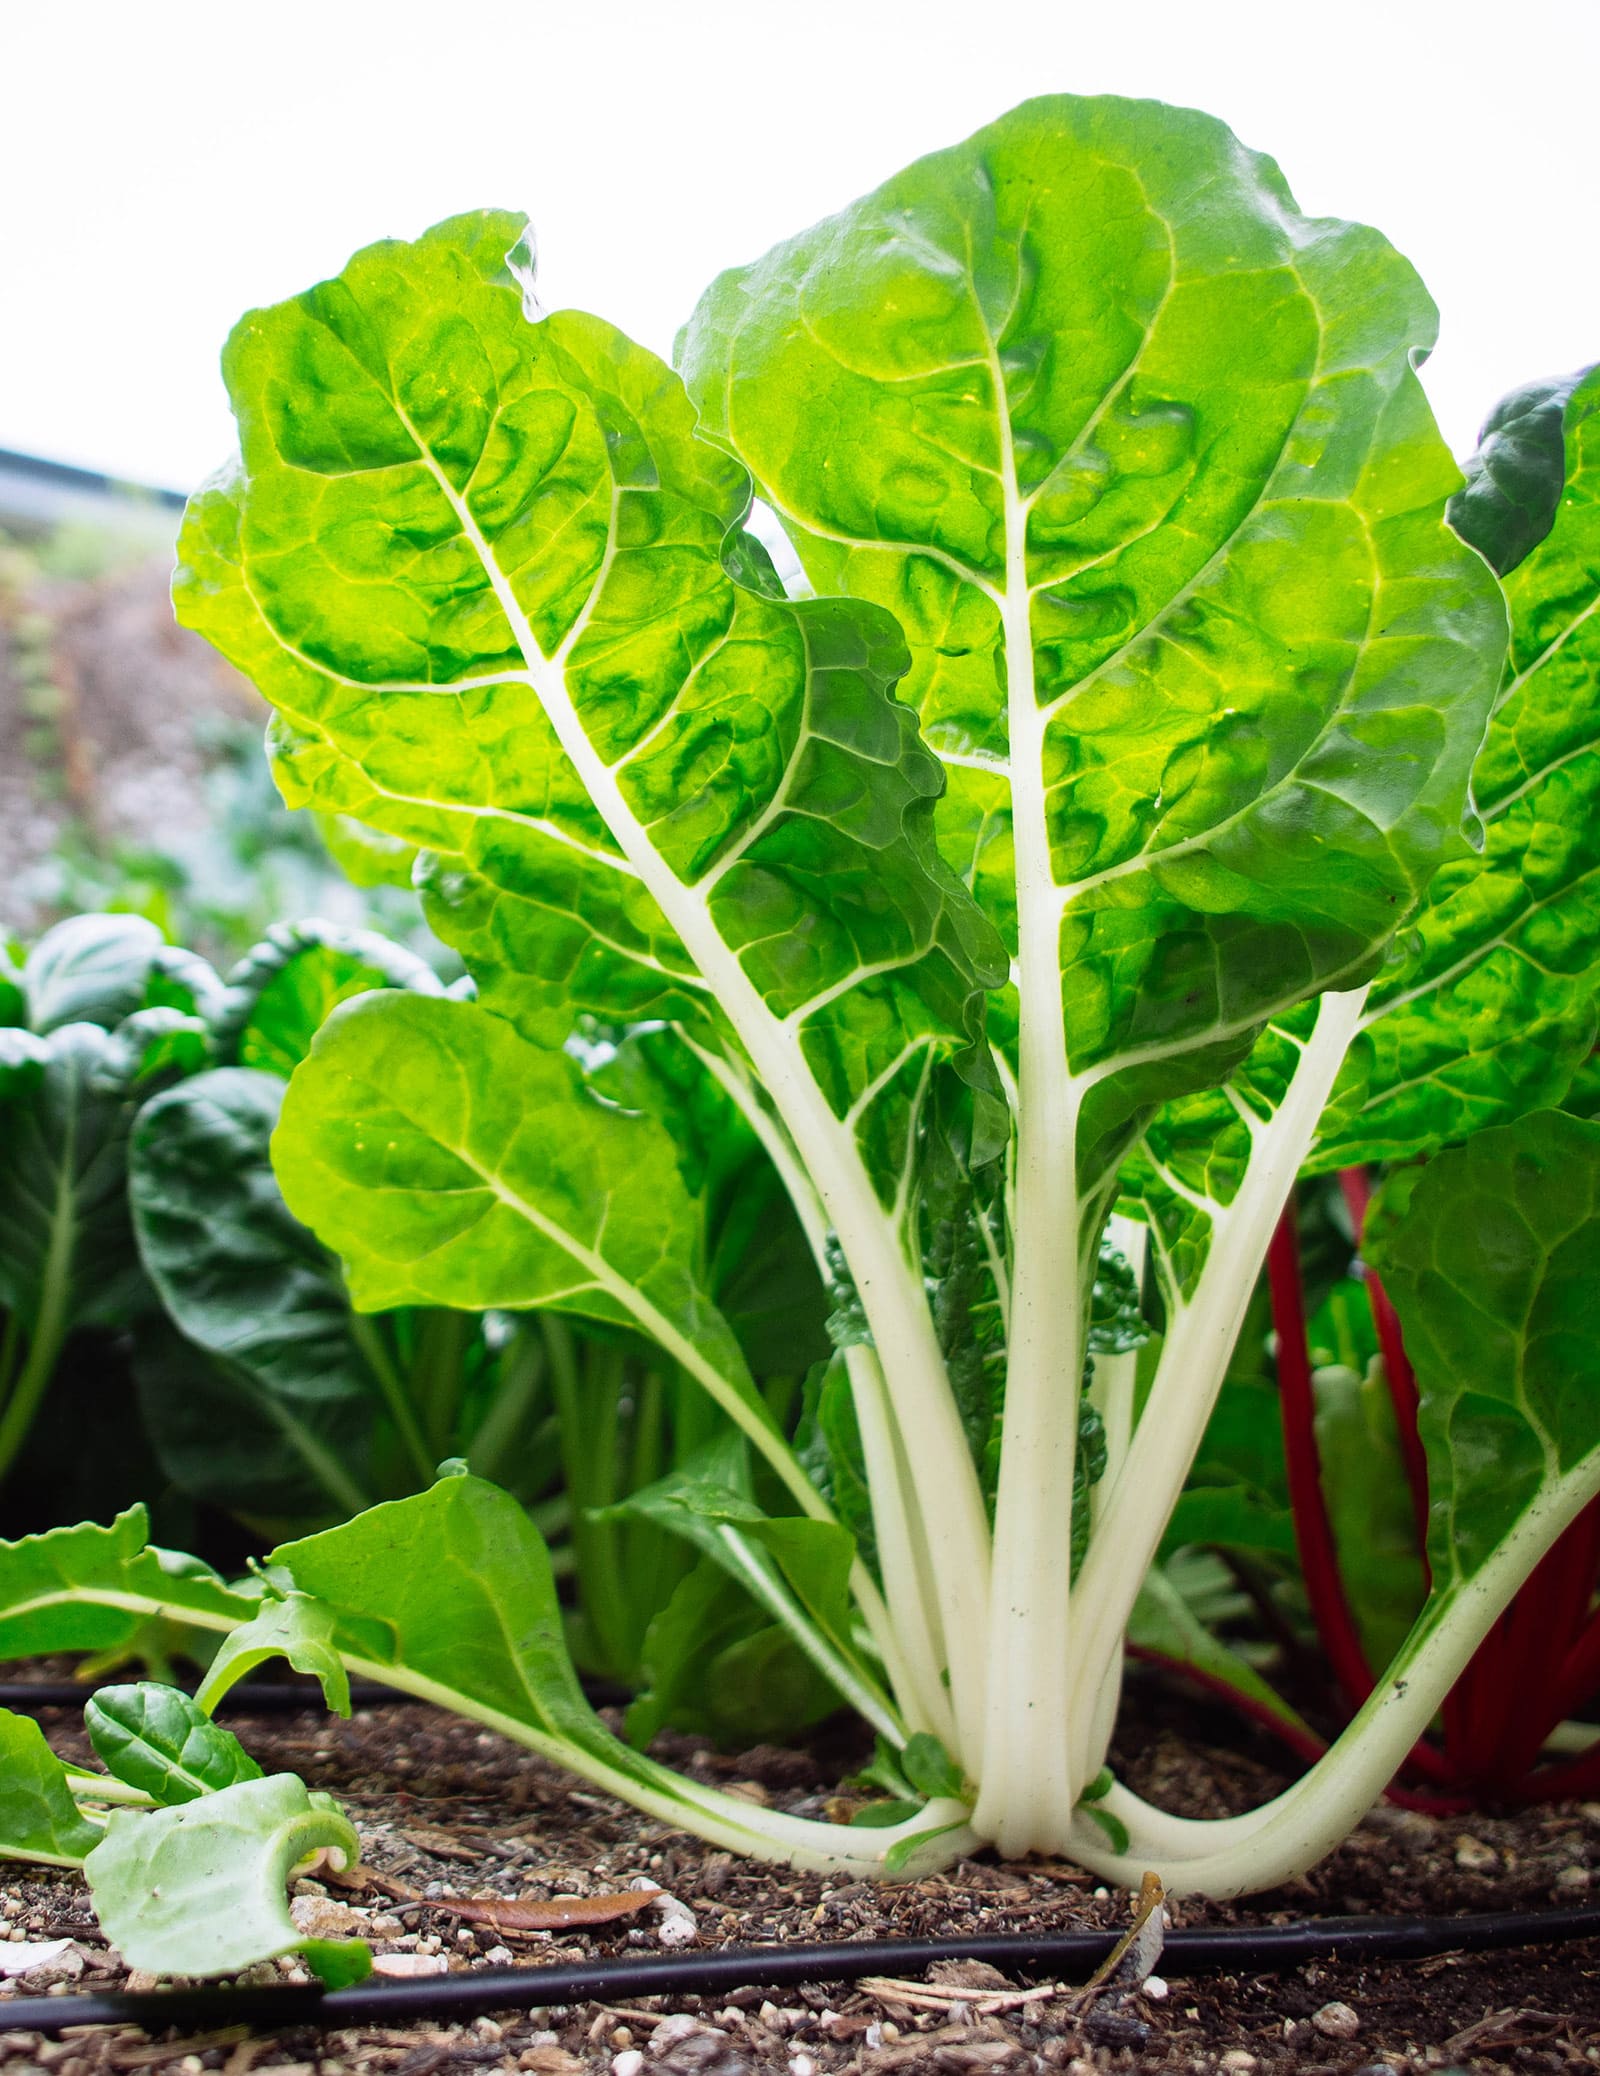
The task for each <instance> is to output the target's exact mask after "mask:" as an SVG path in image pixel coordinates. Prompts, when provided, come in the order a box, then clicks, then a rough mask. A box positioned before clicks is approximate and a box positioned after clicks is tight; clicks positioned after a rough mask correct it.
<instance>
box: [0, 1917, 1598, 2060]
mask: <svg viewBox="0 0 1600 2076" xmlns="http://www.w3.org/2000/svg"><path fill="white" fill-rule="evenodd" d="M1596 1937H1600V1908H1590V1909H1581V1910H1546V1911H1538V1910H1508V1911H1491V1912H1486V1913H1479V1914H1473V1915H1471V1916H1465V1917H1330V1918H1324V1919H1322V1920H1321V1921H1320V1922H1316V1921H1303V1922H1301V1923H1299V1924H1292V1925H1228V1926H1224V1927H1221V1928H1219V1929H1217V1930H1214V1931H1207V1930H1205V1929H1203V1928H1202V1929H1197V1930H1189V1931H1179V1932H1169V1933H1168V1934H1167V1940H1166V1944H1165V1946H1164V1948H1163V1949H1162V1955H1161V1966H1162V1969H1163V1971H1164V1972H1165V1973H1169V1974H1171V1975H1174V1976H1177V1977H1180V1978H1182V1977H1185V1976H1190V1975H1215V1974H1219V1973H1220V1974H1253V1975H1264V1974H1273V1973H1281V1972H1282V1971H1284V1970H1286V1969H1289V1968H1298V1967H1300V1966H1302V1965H1303V1964H1304V1963H1305V1962H1307V1961H1326V1960H1332V1961H1364V1962H1366V1963H1368V1964H1369V1965H1374V1966H1377V1965H1382V1964H1384V1963H1386V1962H1390V1961H1407V1960H1422V1959H1427V1958H1430V1957H1432V1956H1433V1955H1436V1954H1442V1953H1489V1952H1493V1951H1495V1950H1497V1949H1500V1948H1505V1947H1513V1946H1539V1945H1546V1944H1551V1945H1553V1944H1555V1943H1557V1942H1558V1941H1563V1940H1568V1939H1592V1938H1596ZM1117 1940H1118V1935H1117V1934H1116V1933H1115V1932H1055V1933H1044V1934H1030V1933H1026V1932H1002V1933H985V1934H983V1935H981V1936H979V1937H976V1938H971V1939H852V1940H845V1941H840V1942H838V1943H836V1944H833V1945H830V1944H829V1943H828V1942H827V1941H826V1940H823V1941H814V1940H813V1941H808V1942H806V1943H805V1944H803V1945H795V1946H728V1947H724V1948H723V1949H722V1950H721V1951H720V1952H714V1953H701V1954H693V1955H690V1954H671V1955H666V1956H656V1955H652V1956H650V1957H648V1958H644V1957H635V1956H634V1955H631V1954H627V1955H620V1956H616V1957H607V1958H601V1959H599V1960H595V1961H585V1962H579V1963H577V1964H575V1965H571V1966H562V1967H559V1968H549V1967H521V1968H484V1969H479V1970H474V1971H472V1972H470V1973H462V1974H460V1975H435V1976H429V1977H424V1978H422V1979H421V1980H417V1979H412V1980H409V1981H400V1982H364V1983H361V1984H359V1985H358V1986H357V1987H356V1988H354V1989H344V1990H322V1989H318V1988H317V1987H316V1986H315V1985H314V1984H311V1983H306V1984H299V1983H284V1984H269V1985H266V1986H264V1987H261V1988H253V1989H204V1988H202V1989H177V1990H142V1991H138V1992H128V1991H123V1992H120V1993H118V1992H111V1993H108V1994H106V1995H97V1996H89V1995H81V1994H78V1995H68V1996H64V1997H18V1998H13V1999H11V2000H9V2001H0V2033H15V2032H33V2033H59V2032H60V2031H61V2029H62V2028H63V2027H65V2026H111V2025H136V2026H140V2027H142V2028H143V2029H144V2030H145V2031H146V2032H150V2033H155V2032H161V2031H163V2030H165V2029H166V2028H168V2027H174V2026H176V2027H180V2028H182V2029H184V2030H185V2031H202V2032H203V2031H210V2030H211V2029H213V2028H218V2027H224V2026H230V2025H248V2026H251V2027H254V2028H256V2029H257V2030H259V2031H262V2032H274V2031H278V2030H281V2029H283V2028H285V2027H289V2026H307V2025H309V2026H319V2027H324V2028H333V2027H344V2026H363V2025H389V2024H394V2023H396V2022H400V2023H404V2022H406V2021H408V2020H415V2019H444V2020H446V2021H450V2022H456V2023H463V2022H465V2021H467V2020H470V2019H474V2018H483V2017H486V2016H487V2015H488V2014H489V2013H491V2012H495V2011H512V2010H522V2011H527V2010H531V2009H533V2008H534V2007H535V2006H538V2007H541V2008H545V2009H548V2008H549V2007H551V2006H552V2005H571V2004H618V2003H622V2002H625V2001H627V2000H629V1999H632V1998H635V1997H671V1996H717V1995H725V1994H728V1993H730V1992H732V1991H735V1990H745V1989H765V1988H772V1989H779V1988H784V1987H793V1986H797V1985H799V1984H802V1983H813V1982H854V1981H857V1980H859V1978H860V1977H861V1976H863V1975H884V1974H894V1975H905V1974H908V1973H917V1972H919V1971H921V1970H923V1969H926V1968H929V1967H931V1966H932V1965H933V1964H934V1963H935V1962H936V1961H987V1962H988V1963H989V1964H990V1966H991V1967H997V1968H1001V1969H1020V1970H1022V1971H1024V1972H1025V1973H1029V1974H1034V1975H1038V1976H1040V1977H1042V1979H1044V1980H1046V1981H1051V1980H1054V1979H1056V1978H1057V1977H1058V1976H1060V1975H1063V1974H1067V1973H1071V1974H1078V1973H1081V1972H1086V1971H1090V1970H1092V1969H1094V1968H1095V1967H1097V1966H1098V1965H1099V1964H1100V1962H1102V1961H1103V1960H1105V1959H1106V1957H1107V1956H1108V1955H1109V1954H1110V1952H1111V1951H1112V1949H1113V1947H1115V1946H1116V1944H1117Z"/></svg>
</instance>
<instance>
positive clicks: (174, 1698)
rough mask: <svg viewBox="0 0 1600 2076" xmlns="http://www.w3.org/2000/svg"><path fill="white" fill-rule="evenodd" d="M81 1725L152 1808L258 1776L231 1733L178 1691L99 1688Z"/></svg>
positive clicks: (145, 1684) (147, 1684)
mask: <svg viewBox="0 0 1600 2076" xmlns="http://www.w3.org/2000/svg"><path fill="white" fill-rule="evenodd" d="M83 1721H84V1727H85V1729H86V1730H87V1731H88V1733H89V1742H90V1743H91V1744H92V1745H93V1746H94V1748H95V1750H96V1752H97V1753H98V1754H99V1755H100V1758H101V1759H102V1760H103V1761H104V1762H105V1764H106V1766H107V1767H108V1768H109V1769H110V1771H111V1772H112V1773H114V1774H115V1775H116V1777H117V1778H118V1780H123V1781H126V1782H127V1783H128V1785H129V1786H130V1787H134V1788H139V1789H141V1790H142V1791H143V1792H144V1793H145V1794H146V1795H148V1796H149V1797H150V1799H151V1800H152V1801H153V1802H159V1803H167V1804H170V1803H178V1802H192V1801H194V1800H195V1798H196V1797H197V1796H200V1795H213V1794H215V1793H216V1792H217V1790H218V1789H219V1788H231V1787H233V1786H234V1785H235V1783H236V1782H238V1781H242V1780H259V1779H260V1778H261V1768H260V1767H259V1766H258V1765H257V1764H256V1762H255V1760H254V1759H252V1758H251V1756H250V1754H249V1753H248V1752H247V1751H246V1750H245V1748H244V1746H243V1745H242V1744H240V1742H239V1740H238V1738H237V1737H235V1736H234V1734H233V1732H232V1731H231V1730H224V1729H223V1728H222V1726H221V1725H220V1724H218V1723H213V1722H212V1720H211V1718H210V1716H209V1715H208V1714H207V1713H206V1711H205V1710H204V1709H203V1708H201V1707H200V1706H199V1704H198V1703H197V1702H195V1701H193V1700H192V1699H191V1698H190V1697H189V1695H187V1694H185V1693H182V1692H181V1691H180V1690H179V1689H178V1688H176V1687H166V1686H158V1685H157V1684H156V1683H155V1682H154V1681H149V1680H146V1681H142V1682H140V1684H139V1685H137V1686H127V1687H101V1688H99V1689H97V1690H96V1692H95V1693H94V1694H93V1695H91V1696H90V1698H89V1701H88V1703H87V1704H86V1706H85V1708H84V1711H83Z"/></svg>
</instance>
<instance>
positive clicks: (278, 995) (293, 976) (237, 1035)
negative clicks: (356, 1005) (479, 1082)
mask: <svg viewBox="0 0 1600 2076" xmlns="http://www.w3.org/2000/svg"><path fill="white" fill-rule="evenodd" d="M371 988H412V989H414V990H415V991H416V992H417V993H419V994H424V995H442V994H443V993H444V987H443V984H442V982H441V981H440V980H439V978H438V976H437V974H436V973H435V972H434V971H433V968H432V967H431V966H429V965H428V963H427V962H426V960H424V959H420V958H418V956H417V955H416V953H415V952H410V951H407V950H406V949H405V948H404V946H403V945H398V944H393V943H391V942H390V940H389V939H388V938H386V937H380V936H378V935H377V933H376V932H375V931H372V930H346V929H343V928H341V927H340V926H339V925H338V924H337V923H324V922H317V921H310V922H300V923H274V924H273V926H272V928H271V929H270V930H269V931H268V932H267V934H266V936H265V937H264V938H263V939H262V941H261V942H260V944H258V945H257V946H256V947H255V948H254V950H252V951H250V952H248V953H246V955H245V957H244V958H243V959H242V960H241V961H240V962H239V964H238V965H237V966H236V967H235V968H234V969H233V971H232V972H231V973H230V974H229V975H228V984H227V988H226V990H225V991H224V992H223V994H222V995H221V997H220V998H219V1000H218V1002H217V1005H216V1007H215V1009H214V1011H213V1013H212V1017H211V1028H212V1035H213V1039H214V1042H215V1045H216V1050H217V1056H218V1060H219V1062H220V1063H222V1064H226V1065H238V1066H241V1067H258V1068H261V1069H263V1070H264V1071H265V1072H267V1073H269V1074H276V1075H278V1076H279V1077H280V1078H281V1079H282V1080H285V1081H287V1080H288V1078H289V1076H290V1075H291V1074H292V1073H293V1072H294V1070H295V1068H296V1067H297V1066H298V1065H299V1064H300V1062H301V1061H302V1060H303V1059H304V1058H305V1056H306V1054H307V1053H308V1052H309V1051H310V1050H311V1041H312V1039H313V1038H314V1037H315V1036H316V1035H317V1032H318V1031H319V1030H320V1029H321V1028H322V1026H323V1024H324V1023H326V1022H327V1020H328V1018H329V1016H331V1015H332V1013H333V1011H334V1010H335V1009H337V1008H338V1006H339V1004H340V1003H341V1002H345V1001H348V1000H349V999H350V997H351V996H352V995H360V994H365V993H366V992H367V991H368V990H369V989H371Z"/></svg>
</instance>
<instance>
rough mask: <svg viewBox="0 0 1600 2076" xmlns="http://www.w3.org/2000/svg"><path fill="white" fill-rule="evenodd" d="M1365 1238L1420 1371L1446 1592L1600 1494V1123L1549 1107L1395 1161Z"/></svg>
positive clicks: (1436, 1552) (1432, 1527)
mask: <svg viewBox="0 0 1600 2076" xmlns="http://www.w3.org/2000/svg"><path fill="white" fill-rule="evenodd" d="M1365 1244H1366V1251H1367V1256H1368V1259H1369V1260H1370V1261H1371V1263H1372V1266H1373V1268H1374V1269H1375V1270H1376V1271H1377V1272H1378V1274H1379V1275H1380V1276H1381V1277H1382V1278H1383V1282H1384V1287H1385V1289H1386V1290H1387V1291H1388V1293H1389V1295H1390V1297H1391V1298H1392V1299H1393V1301H1394V1306H1395V1310H1396V1311H1397V1312H1398V1313H1399V1315H1400V1324H1401V1327H1402V1329H1403V1331H1404V1334H1405V1343H1406V1352H1407V1354H1408V1355H1409V1357H1410V1359H1411V1362H1412V1366H1413V1367H1414V1369H1415V1371H1416V1375H1417V1386H1418V1391H1419V1394H1420V1407H1419V1414H1418V1426H1419V1428H1420V1430H1421V1434H1422V1441H1423V1446H1424V1448H1425V1449H1426V1451H1427V1456H1428V1489H1429V1493H1430V1496H1431V1514H1430V1524H1429V1533H1428V1562H1429V1566H1430V1568H1431V1570H1432V1573H1433V1579H1434V1584H1435V1588H1436V1591H1437V1590H1438V1589H1441V1588H1448V1587H1450V1586H1453V1585H1456V1584H1459V1583H1460V1582H1461V1581H1462V1580H1465V1579H1470V1578H1471V1577H1472V1576H1473V1574H1474V1573H1475V1572H1477V1571H1478V1570H1479V1569H1480V1568H1481V1567H1482V1566H1483V1565H1484V1564H1485V1563H1486V1562H1487V1561H1488V1560H1489V1559H1490V1558H1491V1557H1492V1556H1493V1554H1494V1553H1495V1551H1496V1549H1497V1547H1498V1546H1499V1545H1500V1544H1502V1543H1503V1542H1504V1541H1505V1539H1506V1537H1507V1536H1508V1535H1509V1534H1510V1533H1511V1531H1512V1529H1513V1528H1515V1527H1516V1526H1517V1524H1518V1523H1519V1522H1520V1521H1521V1520H1522V1519H1523V1518H1524V1517H1525V1516H1526V1515H1528V1514H1529V1512H1530V1510H1531V1509H1533V1508H1535V1507H1536V1506H1545V1505H1548V1504H1550V1502H1551V1496H1552V1495H1553V1494H1555V1493H1557V1492H1560V1491H1562V1490H1565V1491H1567V1492H1568V1493H1571V1492H1574V1491H1578V1492H1581V1493H1582V1494H1588V1493H1592V1492H1593V1491H1595V1490H1597V1489H1600V1274H1597V1273H1596V1265H1597V1263H1600V1125H1596V1124H1591V1123H1589V1122H1588V1121H1587V1120H1585V1119H1581V1118H1576V1117H1570V1116H1568V1115H1566V1113H1564V1112H1561V1111H1538V1112H1535V1113H1533V1114H1532V1115H1531V1116H1528V1117H1525V1118H1522V1119H1520V1120H1519V1121H1518V1122H1517V1123H1515V1124H1512V1125H1502V1126H1499V1127H1496V1128H1495V1129H1493V1130H1490V1131H1484V1132H1478V1133H1476V1134H1475V1135H1474V1136H1473V1138H1472V1139H1470V1140H1469V1141H1468V1142H1467V1144H1466V1145H1465V1146H1460V1147H1453V1148H1451V1149H1449V1150H1448V1151H1447V1152H1445V1153H1442V1154H1440V1155H1439V1156H1438V1158H1437V1159H1435V1160H1433V1161H1430V1162H1429V1164H1428V1165H1427V1166H1426V1167H1425V1168H1421V1169H1417V1168H1408V1169H1402V1170H1400V1171H1398V1172H1397V1173H1396V1174H1395V1175H1394V1176H1392V1177H1391V1178H1390V1180H1389V1182H1388V1183H1387V1184H1386V1185H1385V1187H1384V1188H1383V1190H1382V1191H1381V1192H1380V1194H1379V1195H1378V1197H1377V1198H1376V1199H1375V1200H1374V1203H1373V1208H1372V1211H1371V1214H1370V1215H1369V1217H1368V1221H1367V1237H1366V1243H1365Z"/></svg>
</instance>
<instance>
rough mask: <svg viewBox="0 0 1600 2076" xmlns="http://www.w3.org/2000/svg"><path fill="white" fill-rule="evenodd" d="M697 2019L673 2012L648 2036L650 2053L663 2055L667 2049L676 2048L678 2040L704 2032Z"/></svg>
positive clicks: (680, 2012)
mask: <svg viewBox="0 0 1600 2076" xmlns="http://www.w3.org/2000/svg"><path fill="white" fill-rule="evenodd" d="M704 2031H705V2028H704V2026H702V2025H701V2023H700V2021H699V2019H697V2018H691V2017H690V2016H689V2014H688V2013H687V2012H686V2011H675V2012H674V2013H673V2014H672V2016H671V2017H670V2018H664V2019H663V2020H662V2021H661V2023H660V2025H658V2026H657V2027H656V2028H655V2029H654V2030H653V2031H652V2033H651V2035H650V2052H651V2053H652V2054H657V2055H660V2054H665V2053H666V2051H667V2049H668V2048H669V2047H676V2046H677V2044H678V2042H679V2041H680V2040H688V2039H690V2038H691V2037H692V2036H693V2035H694V2034H696V2033H701V2032H704Z"/></svg>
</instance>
